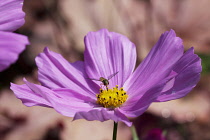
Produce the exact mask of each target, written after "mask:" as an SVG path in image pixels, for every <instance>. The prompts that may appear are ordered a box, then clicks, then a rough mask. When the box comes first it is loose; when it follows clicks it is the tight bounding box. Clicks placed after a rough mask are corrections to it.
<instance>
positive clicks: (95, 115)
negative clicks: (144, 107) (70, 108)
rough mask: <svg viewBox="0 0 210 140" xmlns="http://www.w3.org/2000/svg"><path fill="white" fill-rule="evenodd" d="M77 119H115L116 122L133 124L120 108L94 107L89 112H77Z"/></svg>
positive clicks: (102, 120) (75, 117)
mask: <svg viewBox="0 0 210 140" xmlns="http://www.w3.org/2000/svg"><path fill="white" fill-rule="evenodd" d="M77 119H86V120H88V121H94V120H98V121H101V122H104V121H107V120H114V121H115V122H119V121H122V122H124V123H125V124H126V125H128V126H131V125H132V123H131V122H130V121H129V120H128V118H127V117H126V116H125V115H124V114H122V113H121V112H119V111H118V110H115V111H113V110H112V111H110V110H107V109H105V108H100V109H93V110H90V111H88V112H77V113H76V114H75V116H74V120H77Z"/></svg>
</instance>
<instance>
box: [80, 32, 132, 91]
mask: <svg viewBox="0 0 210 140" xmlns="http://www.w3.org/2000/svg"><path fill="white" fill-rule="evenodd" d="M85 47H86V49H85V52H84V60H85V70H86V72H87V75H88V76H89V78H94V79H99V78H100V77H104V78H107V79H108V78H109V76H110V75H112V74H114V73H116V72H119V73H117V74H116V75H115V76H114V77H112V78H111V79H110V80H109V81H110V87H114V86H115V85H116V84H118V85H119V86H122V84H123V83H124V82H125V81H126V79H127V78H128V77H129V76H130V75H131V73H132V72H133V70H134V67H135V63H136V49H135V46H134V44H133V43H132V42H130V41H129V39H128V38H127V37H125V36H123V35H120V34H118V33H114V32H109V31H108V30H106V29H101V30H99V31H97V32H89V33H88V34H87V35H86V37H85Z"/></svg>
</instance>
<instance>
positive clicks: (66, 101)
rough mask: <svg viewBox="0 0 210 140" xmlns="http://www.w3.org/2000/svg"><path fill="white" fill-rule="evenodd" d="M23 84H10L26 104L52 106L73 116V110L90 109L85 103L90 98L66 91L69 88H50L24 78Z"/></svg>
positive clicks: (62, 112)
mask: <svg viewBox="0 0 210 140" xmlns="http://www.w3.org/2000/svg"><path fill="white" fill-rule="evenodd" d="M24 82H25V83H26V84H25V85H15V84H11V89H12V90H13V92H14V93H15V95H16V97H17V98H19V99H20V100H22V102H23V104H25V105H26V106H37V105H39V106H46V107H52V108H54V109H55V110H56V111H57V112H59V113H61V114H63V115H65V116H68V117H73V116H74V114H75V112H78V111H88V110H90V109H92V105H91V104H88V103H85V102H84V101H86V102H88V101H90V100H91V99H90V98H88V97H85V96H82V95H79V94H75V95H74V94H73V93H69V94H67V92H68V91H69V90H67V89H66V90H65V89H56V90H54V91H53V90H50V89H48V88H46V87H43V86H41V85H36V84H32V83H30V82H28V81H26V80H24Z"/></svg>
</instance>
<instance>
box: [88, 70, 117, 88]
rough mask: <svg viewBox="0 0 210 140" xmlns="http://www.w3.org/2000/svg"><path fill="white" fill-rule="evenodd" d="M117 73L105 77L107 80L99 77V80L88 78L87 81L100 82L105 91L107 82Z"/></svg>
mask: <svg viewBox="0 0 210 140" xmlns="http://www.w3.org/2000/svg"><path fill="white" fill-rule="evenodd" d="M118 72H119V71H118ZM118 72H115V73H113V74H111V75H109V76H108V77H107V79H106V78H104V77H100V78H99V79H94V78H88V79H90V80H95V81H101V82H102V84H103V85H104V86H105V87H106V89H107V90H108V85H109V80H110V79H111V78H112V77H114V76H115V75H116V74H117V73H118Z"/></svg>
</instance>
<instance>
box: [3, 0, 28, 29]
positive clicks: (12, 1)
mask: <svg viewBox="0 0 210 140" xmlns="http://www.w3.org/2000/svg"><path fill="white" fill-rule="evenodd" d="M22 7H23V0H0V17H1V18H0V31H15V30H16V29H18V28H20V27H21V26H22V25H23V24H24V22H25V20H24V17H25V13H24V12H23V11H22Z"/></svg>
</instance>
